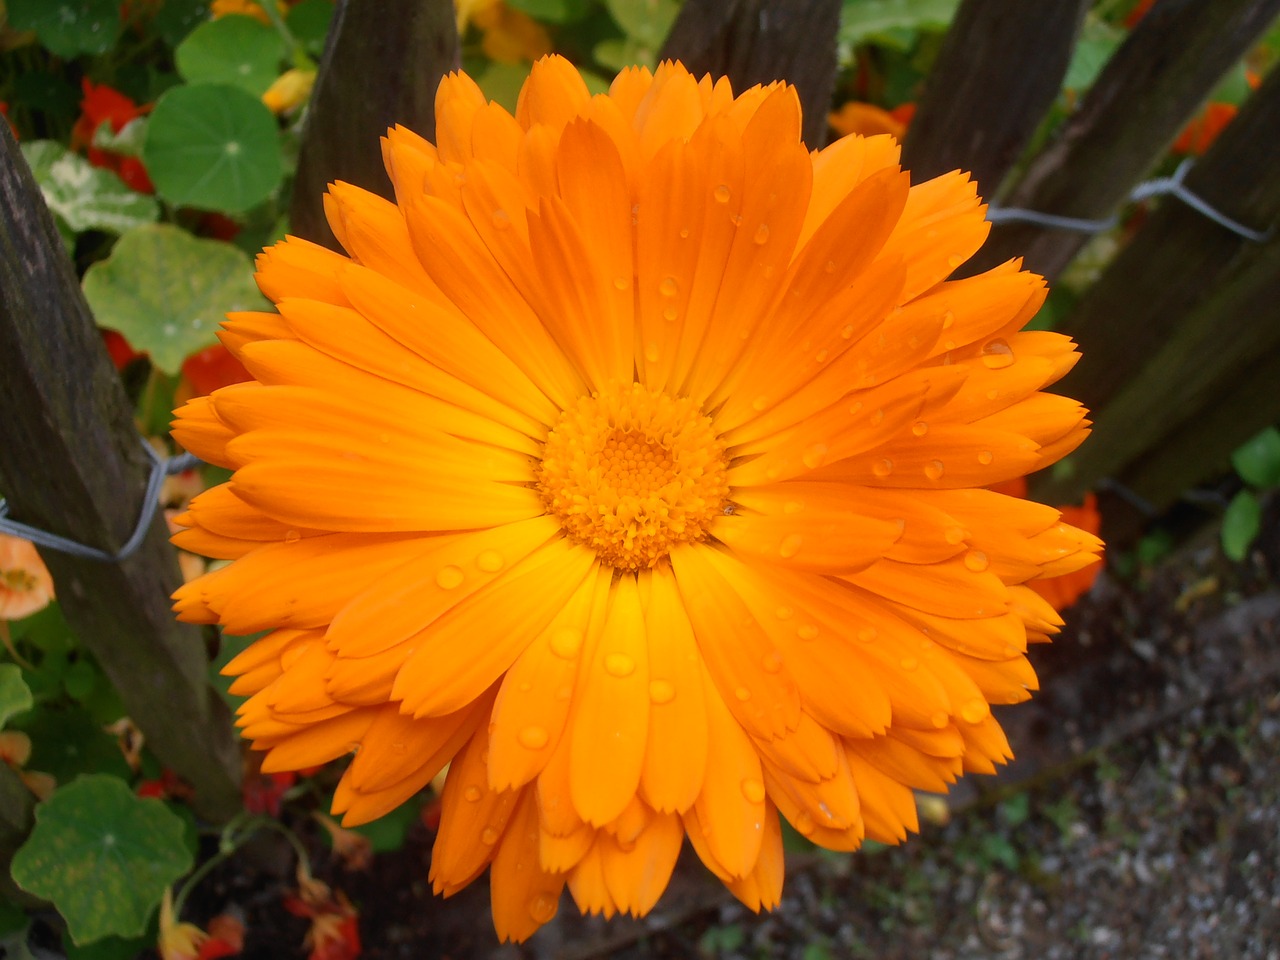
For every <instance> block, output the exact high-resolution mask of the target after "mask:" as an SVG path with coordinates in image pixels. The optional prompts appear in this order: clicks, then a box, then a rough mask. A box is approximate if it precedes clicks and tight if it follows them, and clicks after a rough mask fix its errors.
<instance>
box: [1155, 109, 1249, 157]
mask: <svg viewBox="0 0 1280 960" xmlns="http://www.w3.org/2000/svg"><path fill="white" fill-rule="evenodd" d="M1236 113H1237V110H1236V107H1235V105H1234V104H1230V103H1218V102H1213V103H1209V104H1207V105H1206V106H1205V108H1204V109H1203V110H1201V111H1200V114H1199V116H1197V117H1195V118H1194V119H1193V120H1192V121H1191V122H1190V123H1188V124H1187V125H1186V126H1185V127H1183V128H1182V133H1180V134H1178V139H1177V140H1175V141H1173V146H1172V147H1171V148H1170V149H1171V150H1172V151H1173V152H1174V153H1181V154H1195V155H1196V156H1197V157H1198V156H1200V155H1201V154H1203V153H1204V152H1205V151H1206V150H1208V149H1209V147H1210V145H1211V144H1212V143H1213V141H1214V140H1216V139H1218V134H1220V133H1221V132H1222V131H1223V130H1224V129H1225V128H1226V126H1227V124H1228V123H1230V122H1231V121H1232V120H1233V119H1235V115H1236Z"/></svg>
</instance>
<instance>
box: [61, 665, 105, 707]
mask: <svg viewBox="0 0 1280 960" xmlns="http://www.w3.org/2000/svg"><path fill="white" fill-rule="evenodd" d="M101 679H102V672H101V671H100V670H99V669H98V668H97V667H95V666H94V665H93V664H92V663H90V662H89V661H88V660H77V661H76V662H75V663H73V664H71V666H69V667H67V672H66V673H64V674H63V675H62V688H63V689H64V690H66V691H67V696H68V697H70V698H71V699H72V700H74V701H76V702H77V703H82V702H83V701H85V700H87V699H88V698H89V696H90V695H91V694H92V693H93V691H94V688H95V687H96V686H97V685H98V682H99V680H101Z"/></svg>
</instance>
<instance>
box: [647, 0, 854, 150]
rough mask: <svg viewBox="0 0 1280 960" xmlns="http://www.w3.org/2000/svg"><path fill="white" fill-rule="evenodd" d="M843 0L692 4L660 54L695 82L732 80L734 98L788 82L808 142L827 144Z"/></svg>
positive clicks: (695, 0)
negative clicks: (679, 65)
mask: <svg viewBox="0 0 1280 960" xmlns="http://www.w3.org/2000/svg"><path fill="white" fill-rule="evenodd" d="M839 26H840V0H804V2H797V0H685V4H684V6H683V7H682V8H681V10H680V13H679V15H678V16H677V17H676V22H675V23H674V24H673V25H672V27H671V33H670V34H669V35H668V36H667V41H666V43H664V44H663V46H662V53H661V54H660V55H659V56H660V59H662V60H679V61H680V62H681V63H683V64H684V65H685V66H686V67H688V69H689V71H690V72H691V73H693V74H694V76H702V75H703V74H704V73H709V74H711V75H712V76H713V77H720V76H726V77H728V78H729V81H730V82H731V83H732V84H733V89H734V92H735V93H741V92H742V91H743V90H746V89H747V88H748V87H751V86H754V85H755V84H757V83H772V82H773V81H774V80H786V81H787V82H788V83H790V84H793V85H794V86H795V88H796V91H797V92H798V93H799V95H800V104H801V107H802V108H803V110H804V130H803V135H804V142H805V144H806V145H808V147H809V148H810V149H811V150H812V149H817V148H818V147H821V146H822V145H823V144H824V143H825V142H826V139H827V112H828V111H829V110H830V108H831V94H832V93H833V91H834V90H835V81H836V31H837V30H838V29H839Z"/></svg>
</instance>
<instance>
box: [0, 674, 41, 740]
mask: <svg viewBox="0 0 1280 960" xmlns="http://www.w3.org/2000/svg"><path fill="white" fill-rule="evenodd" d="M34 703H35V701H34V700H32V699H31V689H30V688H29V687H28V686H27V683H26V681H25V680H23V679H22V668H21V667H19V666H18V665H17V664H16V663H0V727H3V726H4V725H5V724H6V723H8V722H9V718H10V717H12V716H13V715H14V714H15V713H22V712H23V711H24V710H30V709H31V707H32V705H33V704H34Z"/></svg>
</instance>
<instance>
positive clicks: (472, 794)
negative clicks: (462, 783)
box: [462, 784, 480, 803]
mask: <svg viewBox="0 0 1280 960" xmlns="http://www.w3.org/2000/svg"><path fill="white" fill-rule="evenodd" d="M462 799H463V800H466V801H467V802H468V803H475V802H477V801H478V800H479V799H480V788H479V787H477V786H476V785H475V784H472V785H471V786H469V787H467V789H465V790H463V791H462Z"/></svg>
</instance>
